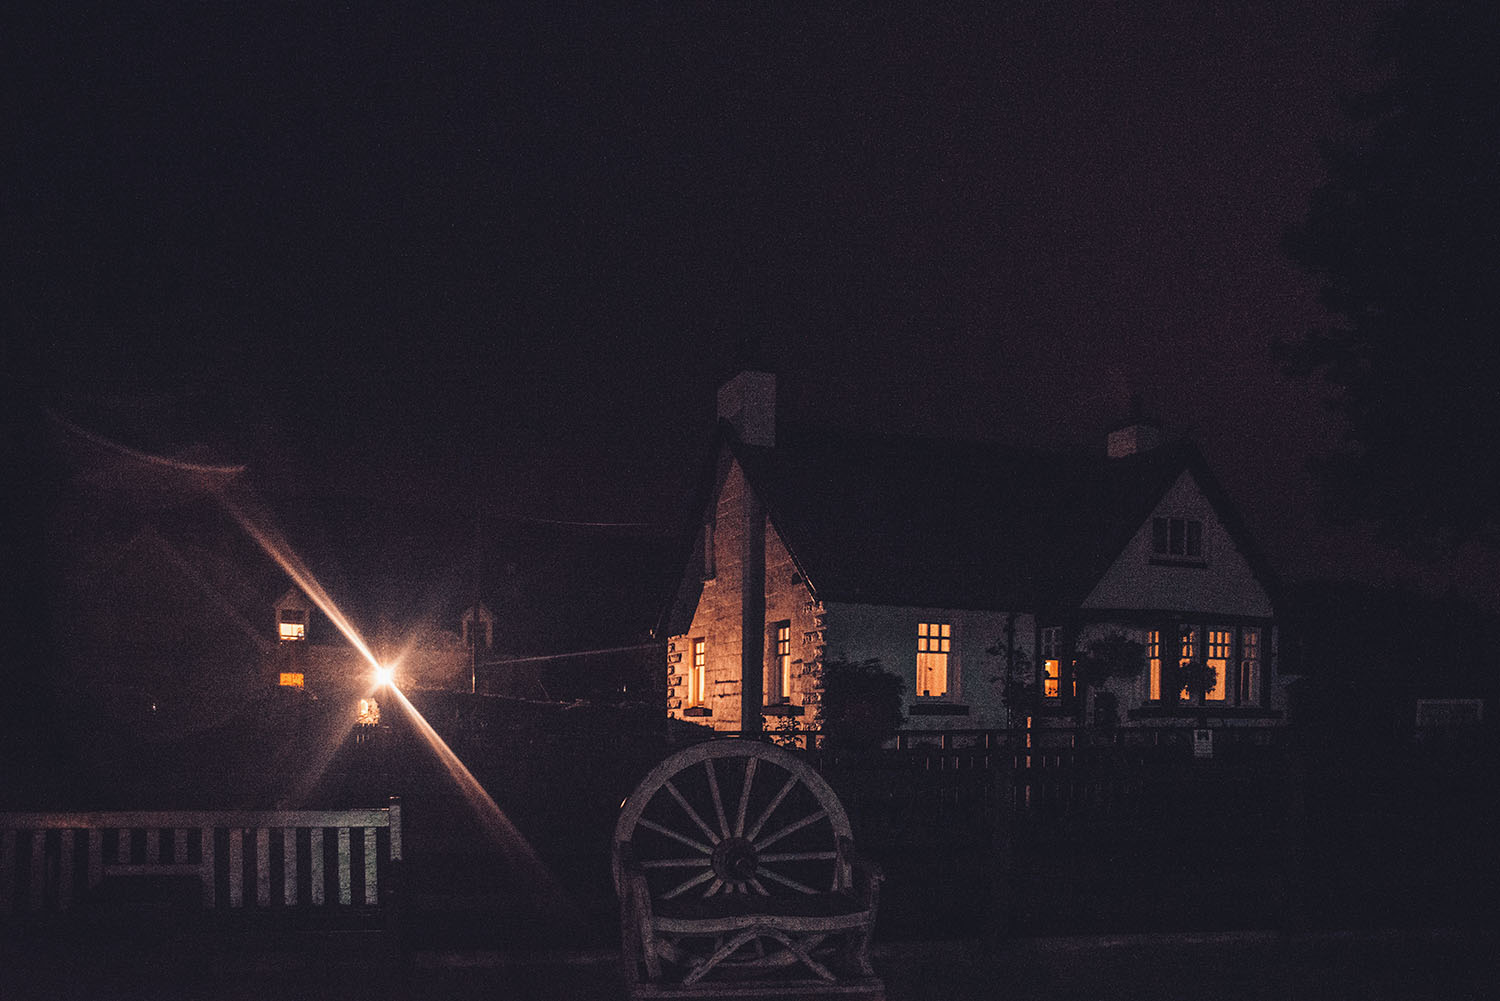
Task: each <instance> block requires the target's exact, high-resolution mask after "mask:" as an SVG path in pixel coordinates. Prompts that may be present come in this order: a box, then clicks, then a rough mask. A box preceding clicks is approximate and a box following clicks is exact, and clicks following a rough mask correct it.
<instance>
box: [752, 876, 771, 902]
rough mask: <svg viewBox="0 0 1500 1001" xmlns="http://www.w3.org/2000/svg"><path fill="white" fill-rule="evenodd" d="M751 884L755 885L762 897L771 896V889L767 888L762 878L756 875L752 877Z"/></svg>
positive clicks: (756, 890)
mask: <svg viewBox="0 0 1500 1001" xmlns="http://www.w3.org/2000/svg"><path fill="white" fill-rule="evenodd" d="M750 885H751V886H753V887H754V888H755V892H756V893H758V894H760V895H761V896H762V897H769V896H770V895H771V891H770V890H768V889H766V885H765V884H764V883H762V882H761V881H760V880H758V879H756V878H755V877H754V876H751V877H750Z"/></svg>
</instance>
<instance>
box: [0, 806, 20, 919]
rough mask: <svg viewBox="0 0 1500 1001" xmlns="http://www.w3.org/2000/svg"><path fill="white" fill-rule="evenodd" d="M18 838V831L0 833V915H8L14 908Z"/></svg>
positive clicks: (9, 829) (8, 830) (7, 830)
mask: <svg viewBox="0 0 1500 1001" xmlns="http://www.w3.org/2000/svg"><path fill="white" fill-rule="evenodd" d="M19 836H20V832H19V831H15V830H12V829H11V828H9V827H7V828H6V829H5V830H3V831H0V914H9V913H11V912H12V911H13V910H14V909H15V906H16V838H17V837H19Z"/></svg>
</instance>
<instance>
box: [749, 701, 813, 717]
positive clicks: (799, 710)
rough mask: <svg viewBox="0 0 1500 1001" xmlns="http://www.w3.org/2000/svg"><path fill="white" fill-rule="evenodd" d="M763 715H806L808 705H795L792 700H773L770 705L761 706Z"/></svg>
mask: <svg viewBox="0 0 1500 1001" xmlns="http://www.w3.org/2000/svg"><path fill="white" fill-rule="evenodd" d="M760 714H761V715H762V716H805V715H807V707H806V706H794V705H792V704H791V703H790V702H773V703H771V704H770V705H768V706H761V709H760Z"/></svg>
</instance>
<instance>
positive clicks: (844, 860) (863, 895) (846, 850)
mask: <svg viewBox="0 0 1500 1001" xmlns="http://www.w3.org/2000/svg"><path fill="white" fill-rule="evenodd" d="M839 863H840V866H841V869H842V867H847V868H848V872H849V885H848V890H849V892H850V893H851V894H852V895H853V897H854V899H855V900H857V901H859V903H860V905H861V906H862V907H864V908H865V909H866V910H870V911H873V910H874V909H875V906H876V904H877V903H878V902H879V900H880V884H881V883H883V882H885V871H884V870H882V869H881V868H880V864H879V863H877V862H876V861H875V860H874V859H872V858H870V857H869V856H867V855H865V854H863V853H862V852H860V851H859V850H858V849H857V848H855V847H854V842H853V841H852V840H851V839H849V838H839Z"/></svg>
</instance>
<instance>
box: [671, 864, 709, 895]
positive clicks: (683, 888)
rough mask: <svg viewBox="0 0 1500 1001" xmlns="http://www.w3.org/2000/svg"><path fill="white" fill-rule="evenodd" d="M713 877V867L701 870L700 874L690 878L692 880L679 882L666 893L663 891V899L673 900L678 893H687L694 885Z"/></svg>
mask: <svg viewBox="0 0 1500 1001" xmlns="http://www.w3.org/2000/svg"><path fill="white" fill-rule="evenodd" d="M713 878H714V871H713V870H712V869H705V870H703V871H702V872H700V873H699V874H698V875H696V876H694V877H693V878H692V879H690V880H688V881H686V882H684V883H678V884H677V885H676V886H674V887H672V889H670V890H668V891H667V892H666V893H663V894H662V895H661V897H662V899H663V900H671V899H672V898H673V897H675V896H677V895H678V894H680V893H686V892H687V891H688V890H691V889H692V888H693V887H695V886H697V885H698V884H699V883H707V882H708V881H709V880H710V879H713Z"/></svg>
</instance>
